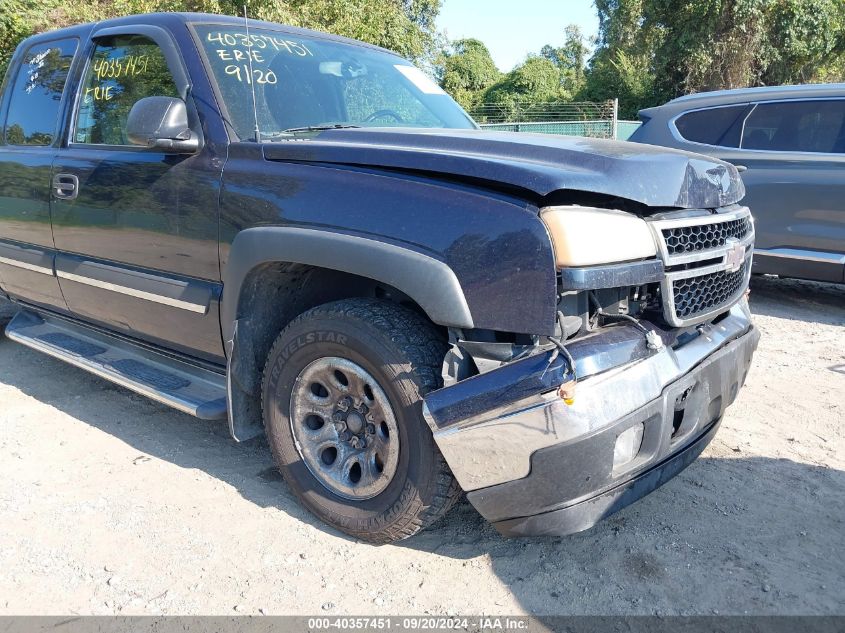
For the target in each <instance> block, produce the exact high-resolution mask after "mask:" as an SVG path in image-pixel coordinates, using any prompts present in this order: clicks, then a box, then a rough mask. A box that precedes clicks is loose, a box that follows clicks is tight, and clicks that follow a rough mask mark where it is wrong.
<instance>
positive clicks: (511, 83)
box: [484, 55, 570, 104]
mask: <svg viewBox="0 0 845 633" xmlns="http://www.w3.org/2000/svg"><path fill="white" fill-rule="evenodd" d="M569 96H570V95H568V94H566V93H565V91H564V90H563V88H562V87H561V81H560V69H559V68H558V67H557V66H555V65H554V63H552V61H551V60H549V59H546V58H545V57H540V56H539V55H529V56H528V58H527V59H526V60H525V61H524V62H523V63H522V64H520V65H519V66H517V67H516V68H514V69H513V70H512V71H511V72H509V73H508V74H507V75H505V76H504V78H503V79H502V80H501V81H499V82H497V83H496V84H494V85H493V86H491V87H490V88H489V89H488V90H487V91H486V92H485V93H484V101H485V103H500V104H503V103H515V102H519V101H522V102H531V103H544V102H550V101H557V100H559V99H566V98H567V97H569Z"/></svg>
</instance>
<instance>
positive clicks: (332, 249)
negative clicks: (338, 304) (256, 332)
mask: <svg viewBox="0 0 845 633" xmlns="http://www.w3.org/2000/svg"><path fill="white" fill-rule="evenodd" d="M273 262H290V263H295V264H305V265H310V266H318V267H321V268H328V269H332V270H337V271H341V272H346V273H350V274H354V275H359V276H361V277H367V278H369V279H374V280H376V281H380V282H382V283H385V284H388V285H390V286H392V287H394V288H396V289H397V290H399V291H401V292H403V293H405V294H406V295H408V296H409V297H411V299H413V300H414V301H416V302H417V304H419V306H420V307H421V308H422V309H423V310H424V311H425V313H426V314H427V315H428V317H429V319H431V320H432V321H433V322H434V323H437V324H438V325H444V326H449V327H457V328H463V329H472V328H473V327H474V326H473V319H472V314H471V313H470V310H469V306H468V305H467V301H466V297H465V296H464V292H463V290H462V288H461V284H460V282H459V281H458V278H457V276H456V275H455V273H454V271H453V270H452V269H451V268H450V267H449V266H448V265H446V264H445V263H444V262H442V261H440V260H438V259H435V258H433V257H431V256H429V255H425V254H423V253H420V252H418V251H414V250H411V249H409V248H404V247H401V246H396V245H395V244H391V243H388V242H382V241H378V240H375V239H370V238H366V237H360V236H356V235H348V234H345V233H337V232H334V231H330V230H321V229H310V228H301V227H290V226H269V227H255V228H250V229H245V230H243V231H241V232H240V233H238V234H237V236H236V237H235V240H234V241H233V242H232V246H231V251H230V254H229V259H228V263H227V265H226V269H225V271H224V274H223V297H222V302H221V306H220V320H221V325H222V330H223V340H224V341H225V342H227V343H228V342H231V341H232V340H233V337H234V330H235V321H236V320H237V319H238V302H239V301H240V296H241V286H242V285H243V282H244V280H245V279H246V278H247V275H248V274H249V272H250V271H251V270H252V269H254V268H255V267H256V266H260V265H261V264H267V263H273Z"/></svg>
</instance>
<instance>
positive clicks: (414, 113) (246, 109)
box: [196, 25, 475, 140]
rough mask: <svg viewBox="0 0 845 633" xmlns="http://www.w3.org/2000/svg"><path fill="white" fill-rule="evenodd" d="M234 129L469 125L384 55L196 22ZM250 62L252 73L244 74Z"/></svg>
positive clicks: (272, 131)
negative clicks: (253, 103)
mask: <svg viewBox="0 0 845 633" xmlns="http://www.w3.org/2000/svg"><path fill="white" fill-rule="evenodd" d="M196 31H197V33H198V35H199V37H200V40H201V41H202V45H203V47H204V49H205V54H206V57H207V58H208V63H209V65H210V67H211V72H212V74H213V76H214V79H215V80H216V82H217V86H218V89H219V92H220V95H221V97H222V98H223V101H224V104H225V107H226V109H227V110H228V117H229V119H230V123H231V125H232V127H233V128H234V129H235V132H236V133H237V135H238V136H239V137H240V138H241V139H253V138H255V120H254V116H253V108H252V89H253V88H255V100H256V109H257V116H258V126H259V129H260V131H261V138H262V139H264V140H267V139H273V138H274V137H282V136H287V135H289V134H292V133H297V132H302V131H309V130H308V129H309V128H319V129H322V128H325V127H335V126H339V127H343V126H355V127H436V128H465V129H466V128H473V127H475V126H474V124H473V122H472V120H471V119H470V118H469V116H468V115H467V114H466V113H465V112H464V111H463V110H462V109H461V107H460V106H459V105H458V104H457V103H455V101H453V100H452V98H451V97H450V96H449V95H447V94H446V93H445V92H444V91H443V90H442V89H441V88H440V87H439V86H438V85H437V84H436V83H434V82H433V81H432V80H431V79H429V78H428V76H427V75H425V73H423V72H422V71H421V70H419V69H418V68H416V67H415V66H412V65H411V64H410V63H408V62H407V61H405V60H404V59H402V58H400V57H396V56H394V55H391V54H389V53H386V52H382V51H378V50H374V49H370V48H365V47H363V46H355V45H350V44H343V43H340V42H334V41H331V40H325V39H320V38H316V37H303V36H301V35H294V34H291V33H284V32H282V31H270V30H266V29H253V28H250V33H249V38H247V36H246V32H245V30H244V29H243V28H241V27H235V26H222V25H197V26H196ZM250 57H252V69H251V70H250Z"/></svg>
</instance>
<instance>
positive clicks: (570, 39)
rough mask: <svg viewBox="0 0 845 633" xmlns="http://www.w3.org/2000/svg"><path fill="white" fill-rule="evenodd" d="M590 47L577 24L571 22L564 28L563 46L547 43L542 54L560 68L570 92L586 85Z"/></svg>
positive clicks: (564, 83)
mask: <svg viewBox="0 0 845 633" xmlns="http://www.w3.org/2000/svg"><path fill="white" fill-rule="evenodd" d="M589 52H590V49H589V47H588V46H587V42H586V40H585V38H584V34H583V33H582V32H581V27H579V26H578V25H577V24H570V25H569V26H567V27H566V28H565V29H564V41H563V46H561V47H558V48H556V47H554V46H552V45H551V44H546V45H545V46H544V47H543V48H542V50H541V51H540V55H541V56H542V57H545V58H546V59H548V60H550V61H551V62H552V63H553V64H554V65H555V66H557V67H558V69H559V70H560V80H561V84H562V86H563V89H564V90H565V91H567V92H569V93H570V94H575V93H577V92H578V91H579V90H580V89H581V88H582V87H583V85H584V74H585V72H586V69H587V67H586V61H587V55H588V54H589Z"/></svg>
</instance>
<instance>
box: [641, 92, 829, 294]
mask: <svg viewBox="0 0 845 633" xmlns="http://www.w3.org/2000/svg"><path fill="white" fill-rule="evenodd" d="M639 116H640V119H641V120H642V121H643V125H642V126H641V127H640V128H639V129H638V130H637V131H636V132H635V133H634V135H633V136H632V137H631V139H630V140H632V141H635V142H639V143H649V144H652V145H662V146H665V147H676V148H679V149H684V150H687V151H694V152H699V153H702V154H709V155H710V156H714V157H716V158H720V159H722V160H725V161H728V162H730V163H733V164H734V165H736V166H737V168H738V169H739V170H740V171H741V172H742V179H743V181H744V182H745V187H746V190H747V195H746V197H745V199H744V200H743V202H744V203H745V204H747V205H748V206H749V207H750V208H751V211H752V213H753V214H754V220H755V222H756V233H757V241H756V247H755V251H754V264H753V269H752V270H753V272H755V273H772V274H778V275H783V276H786V277H798V278H802V279H814V280H818V281H833V282H840V283H841V282H843V281H845V84H823V85H803V86H775V87H766V88H745V89H740V90H724V91H719V92H705V93H699V94H694V95H688V96H684V97H680V98H678V99H675V100H673V101H670V102H669V103H667V104H665V105H662V106H659V107H656V108H648V109H646V110H641V111H640V113H639Z"/></svg>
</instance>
